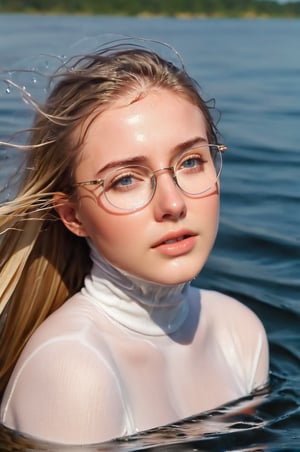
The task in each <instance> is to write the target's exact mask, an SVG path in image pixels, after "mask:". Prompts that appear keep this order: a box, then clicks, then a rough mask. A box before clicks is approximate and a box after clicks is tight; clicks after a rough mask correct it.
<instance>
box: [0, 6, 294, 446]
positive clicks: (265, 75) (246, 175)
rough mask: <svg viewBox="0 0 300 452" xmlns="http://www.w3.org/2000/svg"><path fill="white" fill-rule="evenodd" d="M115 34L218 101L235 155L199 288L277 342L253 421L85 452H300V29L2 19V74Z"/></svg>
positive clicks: (1, 88)
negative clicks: (177, 59) (153, 46)
mask: <svg viewBox="0 0 300 452" xmlns="http://www.w3.org/2000/svg"><path fill="white" fill-rule="evenodd" d="M106 33H121V34H130V35H134V36H143V37H147V38H152V39H157V40H161V41H166V42H168V43H169V44H171V45H172V46H174V47H175V48H176V49H177V50H178V51H179V52H180V53H181V54H182V56H183V58H184V60H185V64H186V66H187V68H188V70H189V71H190V73H192V75H193V76H194V78H196V79H197V80H198V82H199V83H200V85H201V87H202V90H203V93H204V96H205V97H206V98H210V97H215V98H216V102H217V103H216V105H217V108H218V109H219V110H220V112H221V120H220V123H219V128H220V130H221V132H222V134H223V142H224V143H226V144H227V145H228V147H229V150H228V152H227V154H226V157H225V164H224V170H223V174H222V208H221V221H220V231H219V236H218V239H217V242H216V246H215V248H214V251H213V253H212V255H211V258H210V259H209V262H208V264H207V266H206V268H205V270H204V271H203V272H202V273H201V275H200V276H199V277H198V278H197V279H196V281H195V284H196V285H201V286H203V287H207V288H213V289H217V290H220V291H223V292H226V293H229V294H232V295H234V296H235V297H236V298H238V299H240V300H241V301H243V302H244V303H245V304H247V305H248V306H250V307H251V308H252V309H253V310H254V311H255V312H256V313H257V314H258V315H259V316H260V318H261V319H262V321H263V323H264V324H265V327H266V329H267V333H268V337H269V341H270V352H271V385H270V393H269V394H267V395H261V396H259V397H261V400H259V399H258V401H259V402H260V403H259V406H258V408H257V410H256V413H255V415H253V416H246V415H240V416H237V417H234V416H230V414H229V415H228V417H227V420H226V421H224V420H223V419H222V417H221V414H222V410H221V411H220V410H214V411H213V412H211V413H208V414H204V415H201V414H200V415H199V416H198V417H195V418H192V419H190V420H188V421H185V422H183V423H178V424H177V425H173V426H168V427H164V428H161V429H155V430H153V431H151V432H148V433H146V434H141V435H138V436H136V437H132V438H130V440H128V441H113V442H111V443H108V444H105V445H104V444H102V445H97V446H95V447H90V448H85V447H84V448H80V450H81V451H88V450H91V451H94V450H99V451H102V450H105V451H117V450H127V451H129V450H146V449H147V450H153V451H154V450H155V451H162V450H164V451H173V450H176V451H177V450H178V451H258V450H267V451H272V452H275V451H299V450H300V333H299V331H300V57H299V47H300V21H299V20H239V19H232V20H230V19H224V20H223V19H219V20H217V19H216V20H215V19H209V20H208V19H187V20H179V19H166V18H113V17H106V18H103V17H69V16H59V17H55V16H51V17H47V16H30V15H28V16H25V15H0V70H1V69H2V70H3V69H4V68H6V69H7V68H13V67H22V68H25V67H27V68H29V67H33V66H35V67H39V66H44V67H47V66H49V64H50V66H51V64H52V63H51V61H52V59H51V58H48V56H46V55H45V54H52V55H60V56H61V55H68V54H72V53H79V51H85V50H87V49H91V48H94V47H95V45H96V43H97V42H98V41H100V40H102V41H103V40H105V39H106V38H100V35H102V34H106ZM41 53H42V54H43V56H42V57H39V56H38V55H39V54H41ZM49 61H50V63H49ZM50 69H51V67H50ZM14 77H17V76H14ZM24 77H25V79H24V84H25V85H26V87H27V89H28V90H31V88H32V90H34V89H37V91H38V90H40V92H42V83H41V82H39V81H36V80H33V79H29V78H28V77H29V76H24ZM17 81H18V82H20V84H21V85H22V80H21V81H20V80H17ZM34 85H37V88H35V86H34ZM7 88H8V87H7V85H6V84H5V83H2V84H1V83H0V140H1V139H3V138H5V137H7V134H8V133H10V132H12V131H14V130H17V129H21V128H24V126H25V125H26V122H28V121H29V119H30V114H29V110H28V109H26V105H25V104H24V103H22V102H21V101H20V99H19V98H18V96H17V95H16V94H15V93H14V92H13V90H10V92H8V91H9V90H8V89H7ZM0 160H1V161H2V165H1V168H0V180H1V181H2V185H4V184H5V180H6V179H7V176H8V174H10V173H11V172H12V170H13V169H14V168H15V167H16V162H15V157H14V156H13V154H10V153H9V152H8V151H7V150H1V154H0ZM221 378H222V376H221V375H220V379H221ZM202 389H203V388H202ZM204 390H206V391H207V390H209V388H204ZM225 411H226V410H225ZM0 445H1V448H0V449H1V451H2V450H3V451H8V450H48V451H50V450H51V451H52V450H53V451H58V450H64V451H66V450H68V451H69V450H76V449H77V448H60V447H59V446H57V447H56V446H49V445H45V444H41V443H40V442H36V441H33V440H32V441H31V440H29V439H26V438H25V437H23V436H21V435H19V434H18V433H17V432H11V431H9V430H7V429H5V428H4V427H2V428H0ZM78 450H79V449H78Z"/></svg>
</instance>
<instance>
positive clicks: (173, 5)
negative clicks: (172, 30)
mask: <svg viewBox="0 0 300 452" xmlns="http://www.w3.org/2000/svg"><path fill="white" fill-rule="evenodd" d="M0 12H2V13H4V12H6V13H9V12H19V13H43V14H48V13H52V14H91V15H93V14H105V15H115V14H118V15H127V16H136V15H141V14H144V15H164V16H183V17H184V16H185V15H186V16H208V17H257V16H258V17H300V1H296V2H294V1H290V2H287V3H278V2H277V1H274V0H147V1H145V0H107V1H105V0H0Z"/></svg>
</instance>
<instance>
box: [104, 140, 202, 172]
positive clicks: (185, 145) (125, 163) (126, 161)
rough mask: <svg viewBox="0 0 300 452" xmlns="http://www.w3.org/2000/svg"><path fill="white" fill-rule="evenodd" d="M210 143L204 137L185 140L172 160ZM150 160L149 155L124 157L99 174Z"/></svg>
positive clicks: (111, 163)
mask: <svg viewBox="0 0 300 452" xmlns="http://www.w3.org/2000/svg"><path fill="white" fill-rule="evenodd" d="M204 144H208V142H207V139H206V138H203V137H194V138H191V139H190V140H187V141H184V142H182V143H179V144H178V145H176V146H175V147H174V148H173V150H172V152H171V157H172V158H171V160H172V159H173V158H174V157H175V156H176V155H178V154H180V153H181V152H183V151H185V150H187V149H189V148H191V147H193V146H197V145H199V146H200V145H204ZM147 161H148V157H146V156H144V155H139V156H136V157H132V158H128V159H122V160H114V161H112V162H109V163H107V165H105V166H103V167H102V168H101V169H100V170H99V171H98V172H97V176H98V175H100V174H101V173H103V172H104V171H107V170H109V169H112V168H117V167H120V166H130V165H145V164H146V163H147Z"/></svg>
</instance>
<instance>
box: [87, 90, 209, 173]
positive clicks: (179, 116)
mask: <svg viewBox="0 0 300 452" xmlns="http://www.w3.org/2000/svg"><path fill="white" fill-rule="evenodd" d="M195 136H197V137H200V138H201V139H203V141H205V140H207V124H206V120H205V118H204V115H203V113H202V112H201V110H200V109H199V107H198V106H197V105H195V104H194V103H192V102H191V101H189V100H187V99H186V98H185V97H182V96H179V95H178V94H176V93H173V92H170V91H168V90H153V91H151V92H149V93H147V94H146V95H145V96H142V97H139V98H136V97H135V98H134V97H133V96H128V97H126V98H123V99H120V100H119V101H118V102H116V103H114V104H113V105H111V106H110V107H109V108H107V109H106V110H105V111H103V112H100V113H98V114H97V113H96V112H95V114H94V115H93V117H92V118H90V122H89V125H88V127H87V128H86V131H85V136H84V140H83V145H82V148H81V151H82V152H81V157H82V159H83V160H90V161H92V160H93V162H94V164H95V165H96V166H98V167H99V166H101V165H102V164H107V162H109V160H113V159H122V158H124V159H126V158H132V157H135V156H137V155H149V156H150V155H151V156H155V155H159V156H160V155H161V156H162V155H163V153H164V152H165V151H166V152H167V151H168V150H172V149H173V148H174V147H176V146H178V144H180V143H183V142H185V141H188V140H191V139H193V138H195Z"/></svg>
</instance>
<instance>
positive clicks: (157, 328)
mask: <svg viewBox="0 0 300 452" xmlns="http://www.w3.org/2000/svg"><path fill="white" fill-rule="evenodd" d="M89 246H90V248H91V254H90V257H91V260H92V262H93V266H92V270H91V273H90V274H89V275H88V276H87V277H86V278H85V282H84V286H83V288H82V290H81V293H82V294H83V295H84V296H86V297H88V299H89V300H90V301H91V302H92V303H94V304H95V305H96V306H97V307H98V308H99V309H101V310H102V311H103V312H104V313H105V315H107V316H108V317H109V318H110V319H111V320H112V321H114V322H116V323H117V324H119V325H122V326H123V327H125V328H128V329H129V330H131V331H135V332H136V333H140V334H144V335H149V336H162V335H166V334H167V335H170V334H172V333H174V332H175V331H177V330H178V329H179V328H180V326H181V325H182V324H183V322H184V321H185V319H186V318H187V315H188V311H189V301H188V298H189V296H188V293H189V287H190V285H189V284H188V283H184V284H177V285H161V284H156V283H153V282H151V281H146V280H143V279H139V278H137V277H135V276H132V275H130V274H128V273H126V272H124V271H123V270H120V269H118V268H117V267H114V266H113V265H111V264H110V263H109V262H108V261H106V260H105V259H104V258H103V257H102V256H100V255H99V253H98V252H97V250H96V249H95V247H94V246H93V245H92V244H91V243H90V241H89Z"/></svg>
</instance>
